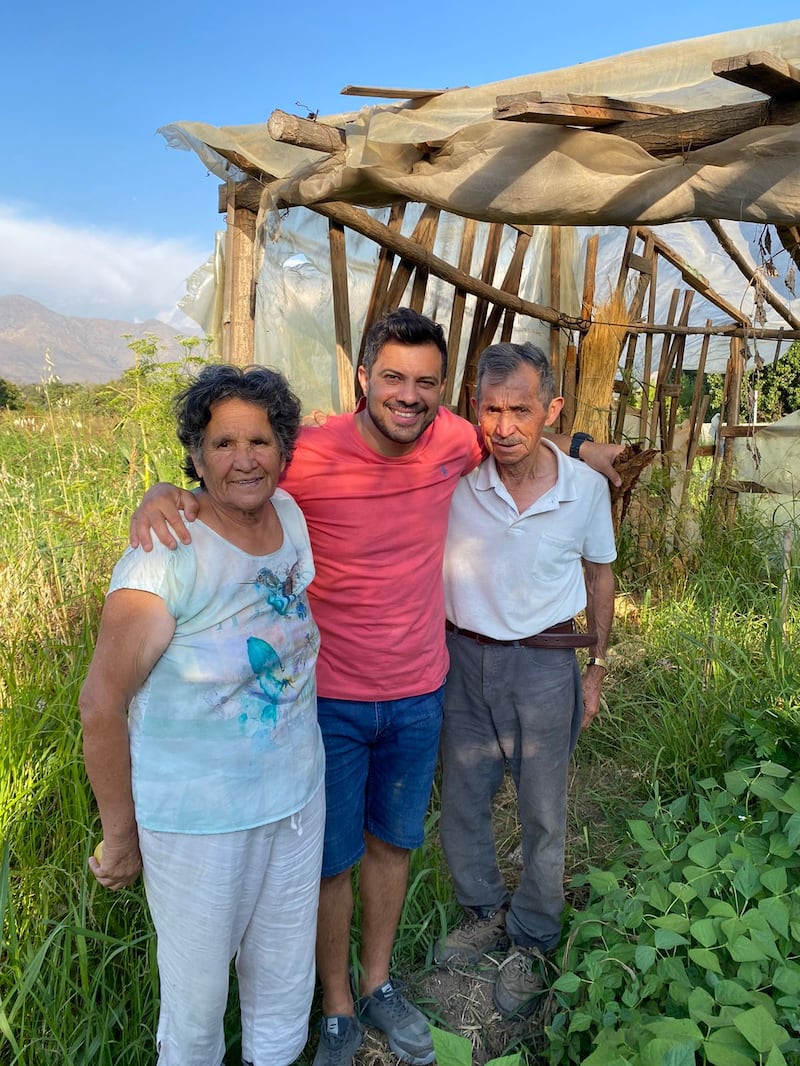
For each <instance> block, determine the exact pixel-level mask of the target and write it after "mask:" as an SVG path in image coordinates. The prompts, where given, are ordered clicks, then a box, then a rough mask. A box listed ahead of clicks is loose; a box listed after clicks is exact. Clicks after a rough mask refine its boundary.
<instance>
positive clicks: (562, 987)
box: [552, 973, 581, 993]
mask: <svg viewBox="0 0 800 1066" xmlns="http://www.w3.org/2000/svg"><path fill="white" fill-rule="evenodd" d="M552 987H553V988H554V989H556V990H557V991H559V992H567V993H572V992H577V991H578V989H579V988H580V987H581V979H580V977H578V975H577V974H576V973H562V975H561V976H560V977H559V978H557V979H556V980H555V981H553V985H552Z"/></svg>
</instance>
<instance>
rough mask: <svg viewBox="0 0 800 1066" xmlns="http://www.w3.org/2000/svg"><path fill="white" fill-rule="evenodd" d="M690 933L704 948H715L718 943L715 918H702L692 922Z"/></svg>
mask: <svg viewBox="0 0 800 1066" xmlns="http://www.w3.org/2000/svg"><path fill="white" fill-rule="evenodd" d="M689 932H690V933H691V934H692V936H693V937H694V939H695V940H696V941H698V943H700V944H702V945H703V947H704V948H710V947H713V946H714V944H716V942H717V926H716V922H715V921H714V919H713V918H700V919H699V920H698V921H696V922H692V924H691V926H690V927H689Z"/></svg>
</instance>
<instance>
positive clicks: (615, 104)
mask: <svg viewBox="0 0 800 1066" xmlns="http://www.w3.org/2000/svg"><path fill="white" fill-rule="evenodd" d="M713 66H714V70H713V73H714V74H715V75H716V76H718V77H721V78H726V79H729V80H730V81H733V82H736V83H737V84H740V85H747V86H748V87H750V88H753V89H755V90H757V91H758V92H761V93H763V94H764V95H765V96H766V98H767V99H766V100H765V101H764V102H760V103H756V104H741V105H736V106H733V107H723V108H715V109H710V110H704V111H692V112H688V113H680V114H675V113H672V112H671V111H670V109H665V108H654V107H652V106H650V107H647V106H645V105H642V104H637V103H635V102H631V101H625V102H621V101H615V100H610V99H608V98H605V97H579V96H577V95H576V94H564V95H563V96H562V97H559V98H557V99H556V98H554V99H553V100H547V99H543V94H541V93H532V94H530V93H529V94H522V95H521V96H513V97H512V96H507V97H498V98H497V107H496V110H495V118H496V119H497V120H498V121H509V120H510V121H525V122H529V121H535V122H540V123H558V124H561V125H573V126H578V127H581V128H585V127H589V128H592V129H594V130H595V131H596V133H597V135H602V133H603V132H611V133H614V134H617V135H619V136H623V137H627V138H630V139H631V140H635V141H637V143H639V144H641V145H642V146H643V147H645V148H646V150H647V151H649V152H651V153H652V154H654V155H668V154H670V153H673V154H674V153H675V152H676V151H680V150H681V145H683V144H688V143H690V144H691V146H692V147H696V146H698V145H704V144H713V143H717V142H719V141H722V140H725V139H726V138H729V137H731V136H735V135H737V134H738V133H741V132H742V131H743V130H747V129H753V128H754V127H758V126H760V125H769V124H779V125H794V124H797V123H800V70H798V69H797V68H796V67H794V66H792V65H791V64H788V63H786V62H785V61H784V60H782V59H780V57H776V56H772V55H769V54H766V53H764V52H754V53H748V54H747V55H744V56H734V57H729V58H726V59H721V60H718V61H715V62H714V65H713ZM350 91H351V92H352V93H353V94H358V93H362V92H364V91H365V90H359V89H353V88H352V87H350ZM371 92H373V93H374V92H376V90H371ZM408 95H409V96H410V95H411V93H410V92H409V93H408ZM268 130H269V133H270V135H271V136H272V137H273V139H275V140H279V141H285V142H286V143H290V144H293V145H298V146H300V147H306V148H312V149H314V150H316V151H322V152H327V153H336V152H337V151H340V150H341V147H342V144H343V143H344V141H345V131H344V130H342V129H338V128H336V127H333V126H327V125H326V124H325V123H324V122H319V121H316V120H315V121H311V120H308V119H302V118H298V117H296V116H288V115H286V114H285V113H284V112H274V113H273V115H272V117H271V118H270V121H269V123H268ZM217 151H219V152H220V154H221V155H222V156H224V157H225V158H227V159H228V161H229V162H230V163H231V164H232V165H233V166H234V167H236V168H237V169H238V170H239V171H240V172H241V173H243V174H244V175H245V176H246V177H245V180H243V181H239V182H233V181H229V182H227V184H226V185H225V186H222V187H221V189H220V204H219V207H220V210H221V211H224V212H225V214H226V217H227V230H226V240H225V287H224V310H223V333H222V356H223V358H224V359H225V360H227V361H230V362H234V363H240V364H244V363H248V362H250V361H251V360H252V352H253V331H254V316H255V292H256V284H257V281H256V274H255V267H254V264H255V263H256V261H257V252H258V248H257V232H258V228H257V220H258V216H259V212H260V211H261V210H262V209H263V192H264V189H265V187H267V186H268V185H269V184H270V182H271V181H272V177H271V175H269V174H266V173H263V172H262V171H260V170H259V169H258V168H257V167H255V166H254V165H253V164H252V163H251V162H250V161H249V160H247V159H244V158H242V157H241V156H239V155H237V154H236V153H234V152H226V151H225V150H224V149H220V148H218V149H217ZM407 202H409V201H403V200H402V199H395V200H394V202H393V203H392V206H391V211H390V214H389V218H388V221H387V222H386V223H382V222H380V221H378V220H377V219H375V218H374V217H372V215H370V214H369V213H368V211H366V210H365V209H364V208H362V207H358V206H354V205H353V204H351V203H344V202H337V201H334V202H319V203H310V204H307V205H305V206H297V205H288V209H289V210H290V211H313V212H316V213H317V214H319V215H322V216H324V217H326V218H327V219H328V233H329V247H330V271H331V287H332V293H333V308H334V326H335V342H336V367H337V380H338V394H339V409H340V410H352V409H353V407H354V406H355V403H356V401H357V399H358V381H357V376H356V368H357V366H358V363H359V361H360V358H361V356H362V349H361V348H359V349H358V350H356V348H355V346H354V343H353V337H352V335H351V320H350V308H349V294H348V284H347V276H348V274H347V247H346V245H347V241H346V233H347V231H348V230H353V231H355V232H357V233H360V234H361V235H363V236H366V237H368V238H369V239H370V240H372V241H374V242H375V243H376V244H377V245H378V247H379V254H378V261H377V266H376V270H375V276H374V282H373V286H372V291H371V295H370V299H369V306H368V309H367V314H366V320H365V323H364V328H363V332H362V338H361V345H362V346H363V339H364V336H365V335H366V333H367V331H368V329H369V327H370V326H371V325H372V324H373V323H374V322H375V321H376V320H377V319H378V318H379V317H380V315H381V314H382V313H384V312H385V311H387V310H390V309H393V308H394V307H397V306H399V305H400V304H401V303H405V304H407V305H408V306H410V307H412V308H414V309H416V310H419V311H422V309H423V306H424V304H425V297H426V292H427V286H428V282H429V279H430V277H431V276H435V277H437V278H438V279H440V280H441V281H444V282H445V283H447V284H448V285H450V286H452V290H453V293H452V303H451V311H450V319H449V323H448V325H447V328H446V332H447V334H448V348H449V351H450V365H449V366H448V376H447V381H448V391H447V395H446V398H445V399H446V402H447V403H448V404H449V405H450V406H451V407H452V408H453V409H454V410H456V411H458V412H459V413H460V414H462V415H465V416H467V417H468V416H469V415H470V411H471V403H470V401H471V399H472V396H473V394H474V375H475V368H476V364H477V358H478V356H479V354H480V352H481V351H482V350H483V349H484V348H485V347H486V346H487V345H489V344H491V343H493V342H494V341H497V340H510V339H511V337H512V332H513V328H514V322H515V318H516V317H517V316H527V317H529V318H534V319H537V320H539V321H540V322H544V323H547V324H548V326H549V349H550V357H551V360H552V362H553V366H554V370H555V373H556V377H557V381H558V382H559V384H560V387H561V390H562V392H563V394H564V396H565V406H564V412H563V414H562V418H561V424H560V426H559V427H558V428H560V429H561V430H562V431H563V432H569V431H570V430H571V429H572V428H573V419H574V416H575V410H576V399H577V396H578V392H579V387H580V383H581V372H582V354H583V349H584V344H585V340H586V337H587V335H588V333H589V330H590V327H592V326H593V325H597V324H602V318H601V317H600V316H599V311H601V310H602V309H601V308H598V306H597V305H596V303H595V269H596V262H597V238H596V237H593V238H590V239H589V241H588V242H587V246H586V254H585V264H584V275H583V293H582V306H581V313H580V315H579V316H574V315H569V314H567V313H565V312H564V311H563V310H561V309H560V305H561V275H560V269H561V268H560V264H561V255H560V245H561V230H560V228H559V227H558V226H550V227H549V236H550V241H549V245H550V264H549V272H550V279H549V280H550V303H549V304H548V305H541V304H536V303H533V302H531V301H529V300H526V299H523V298H522V297H521V296H520V295H519V287H520V279H521V277H522V271H523V265H524V262H525V256H526V252H527V251H528V248H529V246H530V243H531V236H532V234H533V231H534V227H533V226H523V225H513V224H509V223H503V222H496V221H490V220H489V218H488V217H487V218H467V219H466V221H465V225H464V229H463V234H462V238H461V243H460V248H459V253H458V257H457V262H456V263H449V262H447V261H446V260H444V259H442V258H440V257H438V256H437V255H435V254H434V252H433V248H434V241H435V237H436V231H437V226H438V223H439V219H440V217H441V213H442V212H441V210H440V208H438V207H436V206H434V205H432V204H426V205H425V206H424V209H423V211H422V214H421V216H420V218H419V220H418V222H417V224H416V226H415V228H414V231H413V233H412V234H411V235H410V236H409V237H407V236H403V235H402V233H401V226H402V221H403V215H404V211H405V205H406V203H407ZM798 221H799V222H800V220H798ZM708 225H709V227H710V228H711V231H712V232H713V233H714V236H715V237H716V238H717V240H718V242H719V244H720V246H721V247H722V248H723V250H724V251H725V252H726V253H727V254H728V255H729V256H730V257H731V259H732V260H733V261H734V262H735V263H736V264H737V266H738V267H739V268H740V270H742V272H743V273H744V274H745V275H746V276H747V274H748V273H749V272H751V266H752V265H751V264H748V263H747V262H746V261H743V260H742V257H741V255H740V253H739V252H738V251H737V249H736V248H735V246H734V245H733V244H732V242H731V241H730V239H729V238H728V236H727V235H726V233H725V231H724V229H723V228H722V227H721V226H720V224H719V222H718V221H716V220H709V221H708ZM479 226H486V227H488V237H487V239H486V241H485V250H484V254H483V258H482V262H481V263H480V264H473V258H474V251H475V247H476V232H477V228H478V227H479ZM776 229H777V233H778V236H779V238H780V240H781V242H782V243H783V246H784V247H785V248H786V249H787V250H788V251H789V253H790V255H791V256H792V259H793V261H794V262H796V263H800V252H799V251H798V249H799V248H800V243H799V242H798V238H799V237H800V234H798V227H797V226H796V225H786V224H780V225H777V226H776ZM504 231H510V232H511V233H512V235H513V245H514V246H513V254H512V255H511V259H510V262H509V263H508V265H507V268H506V271H505V274H504V276H503V277H502V278H500V279H498V278H497V277H496V271H497V266H498V251H499V248H500V243H501V240H502V239H503V235H504ZM664 262H666V263H668V264H669V265H670V267H672V268H674V269H675V270H677V271H678V273H679V275H680V278H681V282H682V284H683V285H685V288H683V289H678V288H675V289H673V291H672V294H671V299H670V301H669V311H668V314H667V318H666V321H664V322H660V323H659V322H657V321H656V317H655V309H656V299H655V296H656V290H657V286H658V283H659V267H660V264H662V263H664ZM673 276H674V272H673ZM753 280H754V279H753V278H752V277H749V278H748V281H749V282H750V283H752V282H753ZM409 287H410V291H409ZM616 293H617V294H618V295H622V296H623V297H624V299H625V302H626V304H627V315H626V322H625V331H624V336H623V340H622V343H621V345H620V353H619V354H620V359H619V370H618V373H617V375H616V380H615V381H614V385H613V391H614V393H615V394H616V405H615V409H613V412H612V405H611V403H610V402H609V412H611V413H610V419H609V427H608V428H609V439H613V440H616V441H621V440H622V439H623V433H624V432H625V416H626V410H627V408H628V401H629V399H630V398H631V393H632V391H633V390H634V382H633V368H634V360H635V356H636V352H637V347H638V346H639V344H640V341H641V342H642V347H643V371H642V373H641V382H640V384H641V386H642V387H641V388H640V389H638V390H637V393H638V395H639V398H640V402H639V406H638V435H639V437H640V438H641V441H642V442H643V443H644V444H646V445H647V446H650V447H654V448H656V449H657V450H659V451H660V452H661V453H662V454H665V455H666V453H672V452H673V449H674V446H675V430H676V421H677V411H678V403H679V396H680V391H681V374H682V369H683V361H684V351H685V345H686V340H687V338H688V337H690V336H700V337H701V339H702V343H701V348H700V356H699V363H698V367H697V378H696V384H695V389H694V394H693V396H692V400H691V406H690V412H689V434H688V440H687V443H686V446H685V453H684V454H683V455H682V456H681V458H680V461H681V463H682V465H684V466H685V468H686V469H691V466H692V464H693V463H694V460H695V458H696V457H697V456H698V455H699V454H703V453H704V452H705V453H706V454H708V452H709V449H708V448H703V447H702V446H701V445H700V432H701V429H702V425H703V421H704V416H705V414H706V408H707V405H708V399H707V397H704V396H703V395H702V380H703V374H704V371H705V360H706V354H707V351H708V340H709V338H710V337H711V336H714V335H716V336H727V337H729V338H730V356H729V359H728V366H727V369H726V374H725V389H724V394H725V400H724V410H723V414H722V419H721V425H720V433H719V436H718V439H717V444H716V445H715V447H714V448H713V449H711V451H713V454H714V470H715V473H716V472H717V467H718V465H721V468H722V470H723V471H727V473H728V474H730V463H731V458H732V447H731V446H732V441H733V439H734V438H735V437H738V436H743V435H750V434H751V433H752V432H753V431H754V429H755V428H756V427H754V426H742V425H740V424H739V390H740V387H741V382H742V376H743V374H744V372H745V368H746V362H747V342H748V341H749V340H770V339H772V340H776V341H777V343H778V346H779V347H780V344H781V343H783V342H784V341H787V342H791V341H794V340H798V339H800V321H799V320H798V319H797V318H796V317H795V316H794V315H793V313H792V312H791V310H790V309H789V307H788V306H787V305H786V304H785V302H784V301H782V300H781V299H780V298H779V297H778V296H777V294H775V292H774V290H772V289H771V287H770V286H769V285H766V284H762V285H761V293H762V298H763V299H765V300H766V301H767V302H768V303H769V304H770V305H771V306H772V308H773V309H774V310H775V311H777V313H778V314H779V315H780V317H781V318H782V319H783V321H784V322H785V323H786V325H785V326H783V327H780V328H777V329H775V328H766V327H764V326H759V325H757V324H755V323H754V322H753V321H752V320H751V319H750V318H749V317H748V316H747V315H745V314H744V313H743V312H742V311H741V310H740V309H739V308H737V307H734V306H733V305H732V304H730V303H729V302H728V301H727V300H726V299H725V298H724V297H723V296H722V295H721V294H720V293H717V292H715V291H714V290H713V289H712V287H711V286H710V284H709V282H708V281H707V279H706V278H705V277H704V276H703V275H702V273H701V272H700V271H699V270H697V269H696V268H695V267H694V266H693V265H692V264H690V263H688V262H686V261H685V260H684V259H682V258H681V257H680V256H679V255H678V254H677V253H676V252H675V251H674V250H673V249H672V248H670V247H669V245H667V244H666V242H665V241H664V240H663V239H662V238H660V237H659V236H658V235H657V234H656V233H655V232H654V231H653V230H652V229H650V228H649V227H647V226H644V225H638V224H634V225H630V226H629V227H628V228H627V239H626V241H625V245H624V251H623V253H622V256H621V259H620V263H619V272H618V277H617V282H616ZM697 294H700V296H702V297H703V298H704V299H705V300H707V301H709V302H710V303H711V304H712V305H714V306H715V307H716V308H718V309H720V310H721V311H722V312H723V313H724V315H725V316H726V317H727V319H728V321H727V322H726V323H722V324H720V323H717V324H714V323H713V322H712V320H711V319H708V320H707V321H706V324H705V326H697V325H694V326H693V325H690V324H689V312H690V309H691V306H692V302H693V299H694V297H695V296H696V295H697ZM469 300H471V301H474V307H473V308H472V316H471V326H470V333H469V337H468V340H467V351H466V365H465V368H464V372H463V375H462V377H461V381H460V383H459V382H457V376H456V372H455V371H456V364H455V360H456V359H457V357H458V352H459V348H460V347H461V346H462V334H463V332H464V330H465V327H466V323H467V319H466V316H465V309H466V307H467V301H469ZM442 324H443V325H444V323H442ZM605 324H606V325H613V323H605ZM659 338H660V347H659V346H658V345H657V341H658V339H659ZM651 379H652V380H654V387H653V388H652V389H651V388H650V387H649V383H650V381H651Z"/></svg>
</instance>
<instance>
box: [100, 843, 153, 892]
mask: <svg viewBox="0 0 800 1066" xmlns="http://www.w3.org/2000/svg"><path fill="white" fill-rule="evenodd" d="M97 850H99V851H100V862H98V861H97V859H96V858H95V855H96V854H97ZM95 855H92V857H91V858H90V859H89V869H90V870H91V871H92V873H93V874H94V876H95V877H96V878H97V880H98V882H99V883H100V884H101V885H103V887H104V888H108V889H110V890H111V891H112V892H117V891H119V889H121V888H126V887H127V886H128V885H132V884H133V882H134V881H135V880H136V878H137V877H138V876H139V873H140V871H141V869H142V856H141V855H140V854H139V840H138V837H137V835H136V833H135V832H134V833H132V834H130V835H129V836H127V837H125V838H122V839H120V840H115V839H114V838H113V837H105V838H104V839H103V844H102V849H96V850H95Z"/></svg>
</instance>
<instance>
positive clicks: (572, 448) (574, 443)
mask: <svg viewBox="0 0 800 1066" xmlns="http://www.w3.org/2000/svg"><path fill="white" fill-rule="evenodd" d="M586 441H589V443H590V444H591V443H594V437H593V436H592V435H591V433H573V434H572V438H571V440H570V442H569V454H570V458H571V459H580V455H579V454H578V453H579V452H580V450H581V445H582V444H585V443H586Z"/></svg>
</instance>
